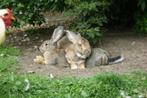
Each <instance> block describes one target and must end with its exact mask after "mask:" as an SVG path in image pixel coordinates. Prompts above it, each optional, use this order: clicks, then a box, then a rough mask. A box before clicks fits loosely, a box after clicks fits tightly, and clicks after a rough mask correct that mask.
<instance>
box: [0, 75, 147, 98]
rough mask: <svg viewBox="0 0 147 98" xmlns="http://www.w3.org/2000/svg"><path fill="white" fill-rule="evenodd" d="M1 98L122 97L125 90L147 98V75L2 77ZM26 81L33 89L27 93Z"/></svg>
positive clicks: (136, 96)
mask: <svg viewBox="0 0 147 98" xmlns="http://www.w3.org/2000/svg"><path fill="white" fill-rule="evenodd" d="M0 78H1V79H0V88H1V89H0V98H5V97H7V98H122V97H121V95H120V92H121V91H124V92H125V93H126V94H127V95H128V96H132V98H138V96H139V95H141V94H142V95H144V96H146V97H147V74H146V73H134V74H131V75H116V74H112V73H103V74H98V75H96V76H94V77H91V78H79V79H76V78H65V77H64V78H58V79H57V78H54V79H51V78H48V77H42V76H37V75H16V74H14V73H9V74H2V75H1V76H0ZM25 79H28V80H29V82H30V85H31V86H30V89H29V90H28V91H25V90H24V88H25V87H26V83H25Z"/></svg>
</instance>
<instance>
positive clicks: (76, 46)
mask: <svg viewBox="0 0 147 98" xmlns="http://www.w3.org/2000/svg"><path fill="white" fill-rule="evenodd" d="M65 32H66V34H67V37H68V39H69V41H71V42H72V44H70V45H69V46H67V47H66V49H65V57H66V60H67V62H68V63H69V65H70V67H71V69H84V68H85V61H86V59H87V57H89V56H90V54H91V47H90V44H89V42H88V40H86V39H85V38H83V37H81V36H80V35H77V34H75V33H74V32H71V31H69V30H65Z"/></svg>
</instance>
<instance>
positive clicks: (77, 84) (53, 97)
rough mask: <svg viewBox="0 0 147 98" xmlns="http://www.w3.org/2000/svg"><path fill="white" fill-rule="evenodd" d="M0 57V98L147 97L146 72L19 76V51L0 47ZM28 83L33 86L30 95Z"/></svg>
mask: <svg viewBox="0 0 147 98" xmlns="http://www.w3.org/2000/svg"><path fill="white" fill-rule="evenodd" d="M0 54H2V55H1V56H0V98H122V97H121V95H120V92H124V93H125V94H126V95H128V96H131V97H132V98H138V96H139V95H143V96H145V98H146V97H147V73H145V72H144V73H143V72H136V73H132V74H128V75H118V74H113V73H101V74H97V75H96V76H94V77H90V78H73V77H61V78H50V77H45V76H38V75H29V74H24V75H19V74H17V73H15V71H12V70H11V69H10V67H14V68H15V66H16V65H17V56H18V55H19V54H20V52H19V50H18V49H14V48H12V47H0ZM7 69H10V70H7ZM26 79H27V80H29V83H30V88H29V90H27V91H25V87H26V85H27V83H26V82H25V80H26Z"/></svg>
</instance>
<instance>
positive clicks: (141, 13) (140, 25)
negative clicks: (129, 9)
mask: <svg viewBox="0 0 147 98" xmlns="http://www.w3.org/2000/svg"><path fill="white" fill-rule="evenodd" d="M146 12H147V1H146V0H139V1H138V10H137V11H136V13H135V15H134V17H135V21H136V22H135V25H134V30H135V31H136V32H137V33H138V34H147V13H146Z"/></svg>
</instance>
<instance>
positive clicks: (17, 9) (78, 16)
mask: <svg viewBox="0 0 147 98" xmlns="http://www.w3.org/2000/svg"><path fill="white" fill-rule="evenodd" d="M0 4H1V5H0V8H5V7H7V6H11V7H12V9H13V10H14V15H15V16H16V17H17V21H15V23H14V25H15V26H16V25H18V24H19V26H20V27H21V26H23V25H24V24H26V23H30V24H41V23H43V22H44V17H43V15H42V12H45V11H49V12H54V11H56V12H62V14H65V16H67V15H68V16H70V17H71V18H74V19H71V20H73V21H71V23H70V24H71V25H70V27H69V28H70V29H72V30H73V31H76V32H79V33H81V34H82V35H83V36H84V37H86V38H87V39H88V40H89V41H90V42H91V44H95V43H96V42H97V41H98V39H99V37H101V36H102V34H103V32H102V27H103V26H106V27H108V28H111V27H113V26H125V27H128V26H130V27H131V26H134V27H135V30H136V32H141V33H146V16H147V15H146V13H145V12H146V11H147V0H25V1H23V0H1V1H0ZM134 17H135V18H134Z"/></svg>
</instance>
